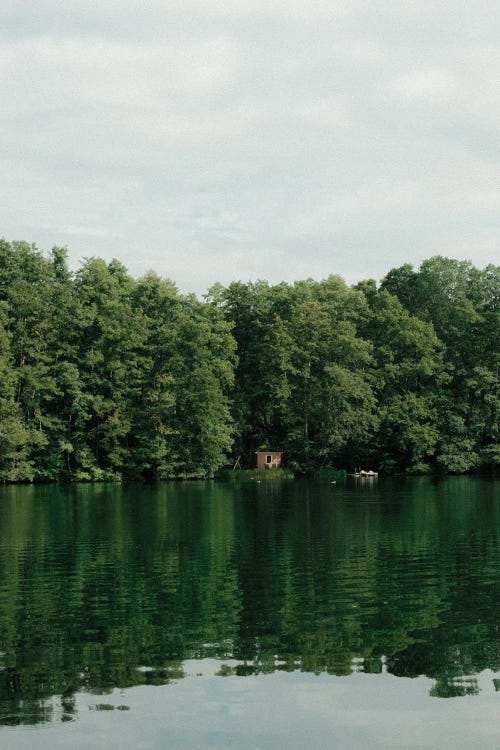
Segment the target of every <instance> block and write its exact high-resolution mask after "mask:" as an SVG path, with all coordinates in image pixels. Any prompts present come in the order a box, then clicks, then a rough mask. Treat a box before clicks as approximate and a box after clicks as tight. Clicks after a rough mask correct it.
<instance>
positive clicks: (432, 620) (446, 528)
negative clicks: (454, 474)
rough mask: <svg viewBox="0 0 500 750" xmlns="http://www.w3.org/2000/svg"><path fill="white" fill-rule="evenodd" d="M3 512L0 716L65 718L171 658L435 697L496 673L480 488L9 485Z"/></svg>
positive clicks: (487, 505)
mask: <svg viewBox="0 0 500 750" xmlns="http://www.w3.org/2000/svg"><path fill="white" fill-rule="evenodd" d="M410 487H411V489H410ZM332 492H334V493H336V494H333V495H332ZM0 515H1V517H0V521H1V526H0V528H1V532H0V534H1V547H0V573H1V584H0V650H1V651H2V656H1V657H0V658H1V662H0V663H1V665H2V667H3V670H2V672H1V673H0V701H1V716H2V717H3V718H2V719H1V721H3V722H4V723H18V722H23V723H37V722H40V721H47V720H53V719H54V717H55V718H59V719H61V720H69V719H71V718H72V717H73V716H74V712H75V710H76V709H75V706H74V699H73V696H74V694H75V693H76V692H78V691H81V690H87V691H91V692H95V693H99V694H104V693H106V692H109V691H110V690H112V689H113V688H115V687H119V688H125V687H129V686H132V685H139V684H165V683H168V682H170V681H176V680H178V679H180V678H181V677H183V675H184V672H183V666H182V664H183V661H184V660H186V659H199V658H205V657H215V658H218V659H221V669H220V672H219V673H220V674H221V675H224V674H237V675H245V674H256V673H266V672H273V671H276V670H285V671H293V670H296V669H301V670H304V671H311V672H316V673H319V672H327V673H330V674H335V675H347V674H350V673H351V672H352V671H353V670H356V671H364V672H372V673H379V672H381V671H383V670H385V669H386V670H387V671H389V672H391V673H393V674H395V675H402V676H403V675H404V676H408V677H413V676H417V675H420V674H425V675H427V676H429V677H432V678H434V680H435V685H434V687H433V688H432V691H431V694H432V695H436V696H437V695H439V696H446V697H451V696H454V695H466V694H473V693H475V692H477V684H476V683H475V681H474V680H473V679H462V677H463V675H474V674H476V673H477V672H479V671H481V670H483V669H485V668H487V667H489V668H492V669H498V668H499V667H500V647H499V644H498V638H497V630H496V628H497V623H498V616H499V602H500V596H499V593H500V592H499V581H498V562H499V547H500V545H499V538H498V535H499V529H500V524H499V523H498V521H499V518H498V515H499V508H498V504H495V502H494V498H493V484H491V483H488V482H481V481H480V480H467V479H451V480H448V481H446V482H443V483H440V484H433V483H432V482H430V481H429V480H422V481H420V480H414V481H413V482H412V483H411V485H404V484H401V485H398V484H397V483H393V484H384V483H382V482H381V483H380V485H379V489H375V490H374V489H373V488H371V490H370V493H364V491H363V488H358V489H354V490H353V491H350V492H349V493H343V491H342V490H341V489H336V490H333V489H332V488H331V486H327V485H319V484H317V485H314V484H311V483H305V482H304V483H293V484H287V485H286V486H284V485H280V484H279V483H270V486H268V485H266V486H264V485H262V486H243V485H242V486H241V488H240V489H238V488H236V489H235V488H234V487H227V486H225V485H221V484H219V485H214V484H205V485H204V484H201V483H200V484H190V485H162V486H160V487H159V488H145V487H142V486H139V487H135V486H134V485H131V486H129V487H128V488H121V487H118V486H102V487H78V488H77V489H68V490H62V489H60V488H53V487H50V488H36V489H35V488H7V489H5V490H4V491H3V497H2V505H1V510H0ZM230 659H231V660H233V662H234V660H235V661H236V664H234V663H232V664H231V666H229V665H225V664H224V660H230ZM50 696H61V697H60V698H58V699H54V700H55V702H54V700H50Z"/></svg>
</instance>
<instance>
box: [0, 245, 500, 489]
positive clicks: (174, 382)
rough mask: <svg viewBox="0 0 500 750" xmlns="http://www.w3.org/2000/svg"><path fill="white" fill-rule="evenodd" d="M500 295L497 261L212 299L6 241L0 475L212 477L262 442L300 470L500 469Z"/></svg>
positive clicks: (245, 288) (240, 287)
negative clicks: (378, 280) (71, 265)
mask: <svg viewBox="0 0 500 750" xmlns="http://www.w3.org/2000/svg"><path fill="white" fill-rule="evenodd" d="M499 296H500V269H499V268H498V267H494V266H488V267H487V268H486V269H484V270H479V269H476V268H474V267H473V266H472V265H471V264H470V263H468V262H460V261H456V260H451V259H447V258H441V257H435V258H432V259H430V260H428V261H426V262H425V263H423V264H422V266H421V268H420V269H419V270H418V271H414V270H413V269H412V267H411V266H408V265H405V266H402V267H401V268H398V269H394V270H392V271H390V273H389V274H388V275H387V277H386V278H385V279H384V281H383V282H382V284H381V285H380V287H378V288H377V285H376V284H375V282H373V281H366V282H362V283H360V284H358V285H357V286H356V287H354V288H349V287H348V286H346V285H345V284H344V282H343V281H342V280H341V279H340V278H338V277H335V276H331V277H329V278H328V279H326V280H324V281H321V282H314V281H311V280H308V281H302V282H297V283H296V284H294V285H289V284H284V283H283V284H278V285H276V286H270V285H269V284H267V283H266V282H257V283H247V284H244V283H240V282H235V283H233V284H230V285H229V286H228V287H227V288H224V287H222V286H220V285H216V286H215V287H213V288H212V289H211V290H210V293H209V295H208V296H207V299H206V301H205V302H203V303H202V302H200V301H198V300H197V299H196V298H195V297H194V296H191V295H188V296H183V295H181V294H179V292H178V291H177V290H176V288H175V285H174V284H173V283H172V282H170V281H166V280H162V279H160V278H159V277H157V276H156V275H154V274H148V275H146V276H145V277H144V278H142V279H140V280H138V281H136V280H134V279H132V278H131V277H130V276H129V275H128V273H127V271H126V269H125V268H124V267H123V266H122V265H121V263H119V262H118V261H112V262H110V263H108V264H106V263H105V262H104V261H103V260H100V259H96V258H91V259H88V260H86V261H85V262H84V264H83V265H82V267H81V268H80V269H79V270H78V271H77V272H76V273H71V272H70V271H69V270H68V267H67V263H66V253H65V251H64V250H63V249H61V248H54V249H53V250H52V252H51V254H50V255H49V256H48V257H47V256H45V255H43V254H42V253H41V252H40V251H38V250H37V249H36V248H35V247H34V246H30V245H27V244H26V243H17V242H15V243H8V242H5V241H0V382H1V390H0V480H2V481H8V482H12V481H54V480H57V479H70V480H80V481H95V480H104V479H117V478H121V477H130V478H139V477H146V478H166V477H187V476H212V475H213V474H214V472H216V471H217V469H219V468H220V467H221V466H223V465H224V464H227V463H230V462H231V461H232V460H234V459H235V458H236V457H238V456H239V457H241V459H242V463H243V465H246V466H250V465H251V462H252V456H253V451H255V450H256V449H257V448H259V447H273V448H278V449H282V450H284V451H285V455H286V459H287V463H288V465H289V466H292V467H295V468H297V469H298V470H304V471H308V470H312V469H316V468H322V467H328V466H348V467H349V466H353V465H356V464H358V465H359V464H365V465H370V466H376V467H379V468H381V469H382V470H387V471H400V470H405V471H428V470H432V469H436V468H438V469H443V470H448V471H454V472H462V471H468V470H471V469H477V468H479V467H481V466H486V465H495V464H496V463H498V461H499V458H500V447H499V439H498V415H499V404H500V396H499V393H498V362H499V348H500V347H499V330H500V326H499V311H498V300H499Z"/></svg>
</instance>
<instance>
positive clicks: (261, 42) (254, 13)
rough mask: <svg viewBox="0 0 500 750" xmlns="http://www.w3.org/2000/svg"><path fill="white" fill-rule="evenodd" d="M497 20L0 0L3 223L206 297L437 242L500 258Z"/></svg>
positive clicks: (364, 268) (293, 6) (404, 257)
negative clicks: (499, 224)
mask: <svg viewBox="0 0 500 750" xmlns="http://www.w3.org/2000/svg"><path fill="white" fill-rule="evenodd" d="M28 11H29V12H28ZM497 17H498V13H497V6H496V3H492V2H490V0H478V2H477V3H476V4H474V11H472V10H471V7H470V4H466V3H465V2H463V3H458V4H457V3H452V2H444V3H440V4H439V5H438V6H436V4H435V3H432V4H431V3H430V2H429V3H427V2H416V1H415V2H407V3H393V2H389V0H381V1H380V3H377V4H372V3H366V2H361V1H352V2H347V1H346V2H343V1H342V2H335V1H333V2H326V0H325V1H323V0H320V1H318V2H314V3H312V4H309V5H307V6H306V5H304V3H299V2H298V0H293V1H292V2H285V0H279V2H277V3H271V4H269V3H264V1H263V0H262V2H261V0H258V2H257V3H253V4H252V5H251V6H249V5H248V3H244V2H243V1H242V0H221V1H220V2H218V3H217V4H216V5H215V6H213V5H212V6H210V5H207V4H205V3H201V2H194V0H186V1H185V2H184V3H182V4H181V3H180V2H168V3H167V2H161V1H160V0H152V2H151V3H148V4H146V5H144V4H142V3H139V2H138V0H132V1H131V2H128V3H126V4H125V5H124V4H123V3H118V0H101V2H100V3H99V4H97V3H95V2H92V1H91V0H80V1H79V2H78V3H76V4H71V7H70V6H69V5H68V4H66V3H62V2H59V0H40V2H39V3H38V4H37V12H36V13H34V12H33V7H32V4H31V3H27V2H23V1H22V0H19V2H17V3H15V4H6V5H5V7H4V8H2V10H0V38H1V37H2V36H3V40H2V43H1V45H0V96H1V101H2V113H1V115H0V127H1V140H0V159H1V163H2V175H3V177H4V180H3V186H2V193H3V194H2V201H1V206H2V207H1V208H0V234H4V235H5V236H6V237H7V238H25V239H28V240H30V241H31V240H34V241H36V242H37V243H38V244H39V245H42V246H46V247H49V246H50V245H51V244H53V243H54V244H65V243H68V245H69V250H70V256H71V258H72V259H73V261H74V262H76V259H78V258H80V257H82V255H90V254H102V255H103V256H104V257H111V256H113V255H114V256H117V257H119V258H120V259H122V260H123V261H124V262H125V263H126V264H127V265H128V266H129V267H130V269H131V271H133V273H135V274H140V273H142V272H144V271H145V270H146V269H147V268H149V267H154V268H156V270H158V272H159V273H162V274H166V275H170V276H175V277H176V278H177V280H178V281H179V284H180V286H181V287H182V288H183V289H188V290H190V289H196V290H197V291H200V292H201V291H203V290H204V289H205V288H206V286H207V285H208V284H209V283H211V282H212V281H214V280H215V278H216V277H215V278H214V274H216V273H217V274H219V275H220V278H221V280H223V281H229V280H230V279H231V278H235V277H239V278H249V277H255V276H260V277H262V276H268V277H269V278H271V279H272V280H276V281H277V280H279V279H281V278H286V279H288V280H291V279H293V278H296V277H298V276H325V275H327V274H329V273H332V272H333V273H340V274H342V275H344V276H345V277H346V278H347V279H348V280H355V279H356V278H357V277H359V275H367V274H369V275H374V276H381V275H383V274H384V273H386V272H387V270H388V268H390V267H391V266H393V265H397V264H401V263H403V262H405V261H410V262H418V261H419V260H420V259H421V258H423V257H426V256H428V255H430V254H431V253H433V252H435V250H436V248H446V252H448V253H450V254H451V255H457V256H458V257H468V256H470V257H471V258H472V259H473V260H474V259H476V260H477V262H478V263H479V262H480V263H484V258H485V257H486V256H488V253H490V256H491V257H489V260H492V261H495V260H498V247H497V245H496V244H495V243H496V238H495V239H494V237H495V235H494V232H493V228H494V227H495V217H494V214H495V212H496V211H497V201H498V198H499V191H498V135H499V134H498V129H499V122H500V95H499V93H498V89H497V86H496V81H497V80H498V78H499V77H500V54H499V53H498V47H497V38H498V33H497V32H498V28H496V25H495V24H496V21H495V19H497ZM445 29H446V34H444V31H443V30H445ZM467 238H470V241H469V240H468V239H467ZM473 238H476V239H477V238H481V240H480V242H479V240H477V242H474V241H473ZM479 248H481V249H479Z"/></svg>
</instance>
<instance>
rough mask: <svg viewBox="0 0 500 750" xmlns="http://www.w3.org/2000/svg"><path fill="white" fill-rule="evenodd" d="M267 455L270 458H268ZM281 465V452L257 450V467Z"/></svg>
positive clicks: (271, 467)
mask: <svg viewBox="0 0 500 750" xmlns="http://www.w3.org/2000/svg"><path fill="white" fill-rule="evenodd" d="M269 457H270V459H271V460H269ZM280 466H281V453H280V452H279V451H259V453H257V468H258V469H279V467H280Z"/></svg>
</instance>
